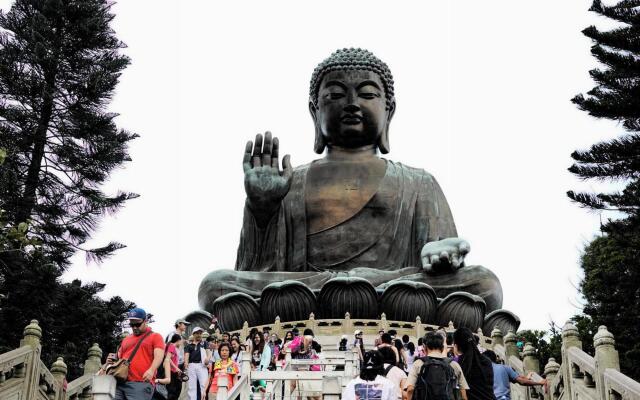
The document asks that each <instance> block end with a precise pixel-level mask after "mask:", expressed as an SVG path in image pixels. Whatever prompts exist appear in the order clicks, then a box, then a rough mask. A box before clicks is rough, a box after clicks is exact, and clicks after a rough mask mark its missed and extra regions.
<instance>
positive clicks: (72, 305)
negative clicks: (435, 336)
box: [0, 249, 134, 380]
mask: <svg viewBox="0 0 640 400" xmlns="http://www.w3.org/2000/svg"><path fill="white" fill-rule="evenodd" d="M61 275H62V271H61V270H60V268H58V267H57V266H56V265H54V264H53V263H51V262H50V261H49V260H47V258H46V257H45V256H44V255H43V254H42V253H41V252H40V251H38V250H33V251H30V252H26V251H23V250H19V249H9V250H0V293H1V294H2V295H3V296H2V297H3V298H2V299H0V326H2V327H3V328H2V329H0V354H2V353H5V352H7V351H10V350H13V349H15V348H17V347H18V346H19V343H20V339H21V338H22V330H23V328H24V327H25V326H27V324H29V321H30V320H32V319H36V320H38V322H39V324H40V327H41V328H42V330H43V346H42V359H43V361H44V363H45V365H47V366H51V364H52V363H53V362H54V361H55V360H56V358H57V357H63V358H64V360H65V363H66V364H67V366H68V368H69V372H68V374H67V378H68V379H69V380H73V379H74V378H77V377H79V376H80V375H82V372H83V370H82V366H83V363H84V360H85V359H86V358H87V350H88V349H89V348H90V347H91V346H92V344H93V343H98V345H99V346H100V348H101V349H102V350H103V356H105V357H106V355H107V353H109V352H115V350H116V348H117V346H118V340H119V338H120V333H121V332H122V327H123V321H124V316H125V314H126V312H127V311H128V310H130V309H131V308H132V307H133V306H134V305H133V304H132V303H131V302H127V301H125V300H123V299H122V298H120V297H118V296H115V297H112V298H110V299H108V300H103V299H101V298H100V297H99V296H98V294H99V293H100V292H101V291H102V289H103V288H104V285H103V284H100V283H95V282H93V283H89V284H83V283H82V282H80V281H79V280H73V281H72V282H70V283H63V282H62V281H61Z"/></svg>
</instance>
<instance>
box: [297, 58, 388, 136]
mask: <svg viewBox="0 0 640 400" xmlns="http://www.w3.org/2000/svg"><path fill="white" fill-rule="evenodd" d="M385 107H386V99H385V92H384V85H383V84H382V81H381V80H380V77H379V76H378V74H376V73H375V72H372V71H366V70H347V71H330V72H328V73H327V74H326V75H325V76H324V77H323V78H322V82H321V83H320V88H319V91H318V104H317V108H316V107H314V106H313V104H310V106H309V108H310V110H311V115H312V117H313V119H314V122H315V124H316V129H317V130H318V131H319V132H320V133H321V134H322V136H323V138H324V141H325V143H326V144H327V145H328V146H330V147H331V146H339V147H344V148H358V147H363V146H367V145H372V144H376V143H378V139H379V138H380V136H381V135H382V134H383V132H385V130H386V129H387V127H388V124H389V122H390V121H391V117H392V116H393V109H394V106H392V107H391V108H390V109H389V110H386V109H385Z"/></svg>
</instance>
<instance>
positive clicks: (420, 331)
mask: <svg viewBox="0 0 640 400" xmlns="http://www.w3.org/2000/svg"><path fill="white" fill-rule="evenodd" d="M423 336H424V326H422V320H421V319H420V316H419V315H418V316H417V317H416V340H418V339H420V338H421V337H423Z"/></svg>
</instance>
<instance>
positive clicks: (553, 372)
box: [544, 357, 560, 400]
mask: <svg viewBox="0 0 640 400" xmlns="http://www.w3.org/2000/svg"><path fill="white" fill-rule="evenodd" d="M558 372H560V364H558V363H557V362H556V359H555V358H553V357H551V358H549V361H548V362H547V365H545V366H544V375H545V377H546V379H547V385H548V389H547V393H546V394H545V399H546V400H555V397H554V394H553V388H552V387H551V385H552V384H553V381H554V380H555V379H556V376H557V375H558Z"/></svg>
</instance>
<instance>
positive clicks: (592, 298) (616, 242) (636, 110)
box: [567, 0, 640, 379]
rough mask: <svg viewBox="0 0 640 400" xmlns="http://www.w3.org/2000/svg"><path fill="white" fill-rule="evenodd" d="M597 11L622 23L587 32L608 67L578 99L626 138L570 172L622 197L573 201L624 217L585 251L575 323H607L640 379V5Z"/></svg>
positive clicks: (595, 73)
mask: <svg viewBox="0 0 640 400" xmlns="http://www.w3.org/2000/svg"><path fill="white" fill-rule="evenodd" d="M590 11H593V12H596V13H598V14H600V15H602V16H605V17H608V18H612V19H614V20H616V21H617V22H619V23H620V24H621V26H620V27H618V28H615V29H613V30H610V31H600V30H598V29H597V28H596V27H594V26H590V27H588V28H586V29H585V30H584V31H583V33H584V34H585V35H586V36H587V37H589V38H591V39H592V40H593V41H594V42H595V45H594V46H593V47H592V48H591V53H592V54H593V55H594V56H595V57H596V58H597V59H598V61H600V62H601V63H602V64H603V65H604V67H603V68H602V69H600V68H598V69H594V70H592V71H590V74H591V77H592V78H593V80H594V81H595V82H596V84H597V86H596V87H594V88H593V89H591V90H590V91H589V92H587V96H583V95H578V96H576V97H574V98H573V100H572V101H573V102H574V103H575V104H577V106H578V107H579V108H580V109H582V110H584V111H587V112H588V113H589V114H590V115H592V116H594V117H597V118H606V119H610V120H613V121H617V122H619V123H620V124H621V131H622V132H621V134H620V135H618V136H617V137H615V138H613V139H611V140H608V141H604V142H601V143H597V144H595V145H593V146H591V148H590V149H588V150H586V151H576V152H574V153H573V154H572V155H571V156H572V157H573V159H574V160H575V161H576V163H575V164H574V165H573V166H571V167H570V168H569V171H571V172H572V173H574V174H576V175H577V176H578V177H580V178H582V179H596V180H600V181H608V182H619V183H622V184H623V185H624V189H623V190H622V191H620V192H614V193H575V192H573V191H569V192H568V193H567V194H568V196H569V197H570V198H571V199H572V200H574V201H576V202H578V203H580V204H581V205H582V206H584V207H586V208H590V209H593V210H615V211H620V212H621V215H622V217H621V218H618V219H610V220H608V221H606V223H604V224H603V226H602V227H601V230H602V232H603V236H600V237H597V238H596V239H594V240H593V241H592V242H591V243H589V244H588V245H587V246H586V247H585V250H584V254H583V255H582V258H581V261H580V264H581V267H582V269H583V270H584V278H583V280H582V282H581V283H580V292H581V293H582V295H583V296H584V299H585V306H584V309H583V312H584V315H583V316H578V317H576V318H574V320H575V321H576V322H577V323H578V324H580V325H579V326H582V328H583V329H590V330H591V331H595V330H596V327H597V326H599V325H606V326H607V327H608V328H609V330H610V331H611V332H612V333H613V334H614V336H615V337H616V347H617V349H618V351H619V354H620V364H621V369H622V371H623V372H624V373H626V374H628V375H630V376H631V377H633V378H635V379H640V367H639V366H640V346H639V345H638V337H639V335H640V330H639V329H638V323H637V322H638V320H640V307H638V304H640V289H639V288H640V0H623V1H620V2H618V3H616V4H615V5H613V6H604V5H603V4H602V2H601V1H600V0H595V1H594V2H593V4H592V6H591V8H590Z"/></svg>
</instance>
